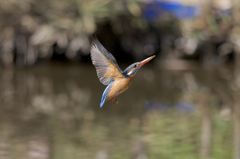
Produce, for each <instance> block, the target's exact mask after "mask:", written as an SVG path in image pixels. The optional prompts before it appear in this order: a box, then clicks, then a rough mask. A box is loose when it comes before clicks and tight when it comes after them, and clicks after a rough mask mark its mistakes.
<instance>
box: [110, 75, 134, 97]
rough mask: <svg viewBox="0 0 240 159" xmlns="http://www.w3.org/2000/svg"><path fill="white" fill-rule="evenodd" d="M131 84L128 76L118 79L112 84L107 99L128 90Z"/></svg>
mask: <svg viewBox="0 0 240 159" xmlns="http://www.w3.org/2000/svg"><path fill="white" fill-rule="evenodd" d="M129 86H130V83H129V80H128V79H127V78H119V79H116V80H115V81H114V83H113V85H112V88H111V90H110V92H109V93H108V95H107V99H106V100H110V99H112V98H113V97H116V96H118V95H119V94H121V93H123V92H124V91H126V90H127V89H128V88H129Z"/></svg>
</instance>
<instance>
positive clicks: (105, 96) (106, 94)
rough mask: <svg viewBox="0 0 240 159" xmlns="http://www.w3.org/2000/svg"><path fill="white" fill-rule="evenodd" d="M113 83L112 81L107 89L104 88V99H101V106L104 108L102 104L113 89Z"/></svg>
mask: <svg viewBox="0 0 240 159" xmlns="http://www.w3.org/2000/svg"><path fill="white" fill-rule="evenodd" d="M112 83H113V82H111V83H110V84H109V85H108V86H107V87H106V89H105V90H104V92H103V95H102V99H101V103H100V107H101V108H102V106H103V104H104V103H105V101H106V98H107V96H108V93H109V92H110V91H111V89H112Z"/></svg>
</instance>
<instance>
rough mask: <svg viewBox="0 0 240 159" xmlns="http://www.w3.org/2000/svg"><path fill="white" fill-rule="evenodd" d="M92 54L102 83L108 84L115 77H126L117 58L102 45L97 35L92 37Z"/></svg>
mask: <svg viewBox="0 0 240 159" xmlns="http://www.w3.org/2000/svg"><path fill="white" fill-rule="evenodd" d="M90 54H91V58H92V63H93V65H94V66H95V67H96V71H97V76H98V78H99V80H100V82H102V84H104V85H108V84H109V83H111V82H112V81H113V80H114V79H115V78H123V77H124V76H123V74H122V70H121V69H120V68H119V66H118V64H117V61H116V59H115V58H114V57H113V55H112V54H111V53H110V52H108V51H107V50H106V49H105V48H104V47H103V46H102V44H101V43H100V42H99V41H98V39H97V38H96V37H92V39H91V49H90Z"/></svg>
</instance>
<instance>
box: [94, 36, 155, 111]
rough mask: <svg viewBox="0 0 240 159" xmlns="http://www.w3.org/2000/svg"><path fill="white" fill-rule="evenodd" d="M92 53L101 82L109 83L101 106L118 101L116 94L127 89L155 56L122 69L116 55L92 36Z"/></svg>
mask: <svg viewBox="0 0 240 159" xmlns="http://www.w3.org/2000/svg"><path fill="white" fill-rule="evenodd" d="M90 54H91V59H92V63H93V65H94V66H95V68H96V71H97V76H98V78H99V80H100V82H101V83H102V84H104V85H107V87H106V89H105V90H104V92H103V95H102V99H101V103H100V107H102V106H103V104H104V103H105V102H106V101H108V100H112V101H113V102H115V103H118V100H117V98H116V96H118V95H119V94H121V93H123V92H124V91H126V90H127V89H128V88H129V86H130V85H131V83H132V81H133V78H134V76H135V75H136V73H137V71H138V70H139V69H140V68H141V67H142V66H143V65H144V64H146V63H147V62H149V61H150V60H152V59H153V58H154V57H155V55H153V56H151V57H149V58H147V59H145V60H143V61H141V62H136V63H133V64H131V65H130V66H128V67H127V68H126V69H125V70H124V71H122V70H121V69H120V67H119V66H118V64H117V61H116V59H115V58H114V56H113V55H112V54H111V53H110V52H108V51H107V50H106V49H105V48H104V47H103V45H102V44H101V43H100V42H99V41H98V39H97V38H96V37H92V38H91V48H90Z"/></svg>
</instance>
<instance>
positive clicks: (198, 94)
mask: <svg viewBox="0 0 240 159" xmlns="http://www.w3.org/2000/svg"><path fill="white" fill-rule="evenodd" d="M233 73H234V72H233V71H232V69H231V68H221V69H212V70H205V69H202V68H198V69H195V70H180V71H179V70H178V71H177V70H176V71H173V70H160V69H157V68H152V67H151V65H149V66H148V67H144V68H142V70H141V71H139V73H138V75H137V76H136V77H135V79H134V82H133V84H132V86H131V87H130V88H129V90H128V91H126V92H125V93H123V94H122V95H120V96H119V104H118V105H115V104H113V103H111V102H107V103H106V105H104V107H103V108H100V107H99V103H100V99H101V95H102V92H103V90H104V86H103V85H101V84H100V82H99V81H98V78H97V76H96V73H95V69H94V68H93V66H92V65H76V66H75V65H59V64H54V65H42V66H35V67H32V68H27V69H24V70H17V69H16V70H12V69H4V70H1V72H0V83H1V84H0V100H1V107H0V109H1V111H0V128H1V131H0V158H5V159H12V158H18V159H21V158H22V159H26V158H29V159H35V158H37V159H50V158H54V159H66V158H71V159H72V158H81V159H89V158H96V159H117V158H119V159H120V158H121V159H122V158H133V159H159V158H163V159H166V158H171V159H175V158H176V159H177V158H185V159H194V158H199V157H202V158H218V159H226V158H233V156H234V152H235V153H237V152H236V151H238V149H237V148H238V146H239V144H238V142H237V141H238V140H239V133H238V132H239V127H240V125H239V123H240V122H239V116H238V115H236V114H239V108H238V106H237V105H238V103H239V102H238V101H239V100H238V98H237V93H236V91H234V90H233V89H232V88H231V87H234V86H231V85H232V83H233V82H234V78H233V75H234V74H233ZM234 97H235V99H234ZM233 110H234V113H233V117H234V118H233V119H234V120H232V115H231V114H232V112H233ZM235 112H236V114H235ZM234 114H235V115H234ZM233 139H235V140H234V142H233ZM234 147H235V150H234ZM236 155H237V154H235V156H236Z"/></svg>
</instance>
